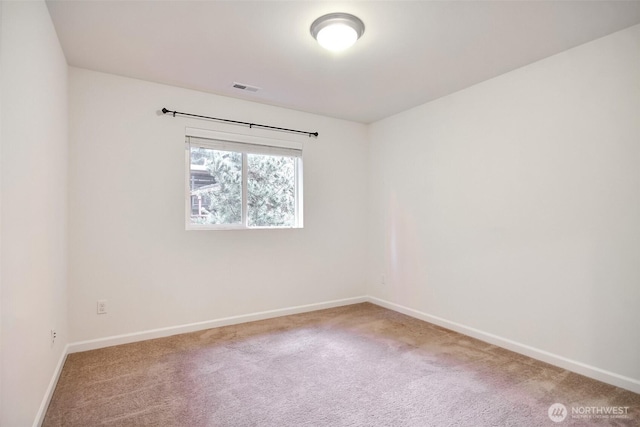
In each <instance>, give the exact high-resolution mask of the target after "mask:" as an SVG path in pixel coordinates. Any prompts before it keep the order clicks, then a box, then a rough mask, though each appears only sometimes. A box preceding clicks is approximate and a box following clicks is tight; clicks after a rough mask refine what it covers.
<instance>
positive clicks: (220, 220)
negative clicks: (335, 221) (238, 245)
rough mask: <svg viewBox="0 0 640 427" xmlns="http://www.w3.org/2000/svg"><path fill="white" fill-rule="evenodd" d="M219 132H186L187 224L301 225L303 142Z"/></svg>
mask: <svg viewBox="0 0 640 427" xmlns="http://www.w3.org/2000/svg"><path fill="white" fill-rule="evenodd" d="M222 137H223V138H226V139H217V138H216V139H209V138H201V137H194V136H187V140H186V156H185V158H186V166H187V167H186V170H187V186H186V187H187V229H243V228H301V227H302V149H301V147H300V146H299V145H297V144H295V143H291V142H289V141H277V140H270V139H269V140H268V139H266V138H258V137H245V136H242V135H233V134H224V135H222ZM267 144H271V145H267ZM275 144H279V145H275Z"/></svg>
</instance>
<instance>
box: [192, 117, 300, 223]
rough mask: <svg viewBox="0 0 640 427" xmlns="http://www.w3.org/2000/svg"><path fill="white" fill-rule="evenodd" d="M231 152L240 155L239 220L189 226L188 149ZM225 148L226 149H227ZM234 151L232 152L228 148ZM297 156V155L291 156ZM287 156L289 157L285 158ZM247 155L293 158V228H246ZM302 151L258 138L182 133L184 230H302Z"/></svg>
mask: <svg viewBox="0 0 640 427" xmlns="http://www.w3.org/2000/svg"><path fill="white" fill-rule="evenodd" d="M192 146H196V147H201V148H205V149H211V150H218V151H232V152H236V153H240V154H241V155H242V202H241V203H242V206H241V212H242V217H241V218H242V220H241V223H239V224H238V223H235V224H194V223H192V222H191V209H192V204H191V203H192V201H191V147H192ZM227 147H228V148H227ZM234 147H235V148H236V150H233V149H231V148H234ZM294 152H297V154H296V155H292V153H294ZM287 153H289V154H287ZM249 154H256V155H273V156H281V157H292V158H294V159H295V163H294V165H295V171H294V176H295V183H294V185H295V223H294V225H292V226H259V227H251V226H249V224H248V204H247V203H248V191H247V188H248V160H247V156H248V155H249ZM303 206H304V205H303V150H302V143H300V142H297V141H290V140H281V139H273V138H266V137H261V136H253V135H243V134H234V133H228V132H220V131H211V130H204V129H194V128H187V129H186V132H185V229H186V230H187V231H193V230H274V229H275V230H281V229H295V228H303V227H304V223H303V213H304V209H303Z"/></svg>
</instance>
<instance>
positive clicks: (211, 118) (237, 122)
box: [162, 108, 318, 138]
mask: <svg viewBox="0 0 640 427" xmlns="http://www.w3.org/2000/svg"><path fill="white" fill-rule="evenodd" d="M162 113H163V114H167V113H171V114H173V117H175V116H176V114H178V115H181V116H189V117H197V118H200V119H209V120H216V121H219V122H225V123H233V124H236V125H245V126H249V128H261V129H270V130H276V131H280V132H292V133H301V134H303V135H309V138H311V137H312V136H313V137H316V138H317V137H318V132H307V131H304V130H296V129H287V128H279V127H275V126H267V125H259V124H257V123H249V122H240V121H237V120H229V119H220V118H218V117H209V116H200V115H198V114H190V113H181V112H180V111H171V110H167V109H166V108H163V109H162Z"/></svg>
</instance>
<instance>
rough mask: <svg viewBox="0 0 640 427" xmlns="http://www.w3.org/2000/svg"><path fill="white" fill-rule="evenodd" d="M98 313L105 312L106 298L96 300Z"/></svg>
mask: <svg viewBox="0 0 640 427" xmlns="http://www.w3.org/2000/svg"><path fill="white" fill-rule="evenodd" d="M98 314H107V300H106V299H99V300H98Z"/></svg>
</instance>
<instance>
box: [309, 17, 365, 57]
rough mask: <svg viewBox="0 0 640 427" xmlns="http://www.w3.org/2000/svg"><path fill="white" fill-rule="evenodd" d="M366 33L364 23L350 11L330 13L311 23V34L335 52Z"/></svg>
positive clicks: (343, 48)
mask: <svg viewBox="0 0 640 427" xmlns="http://www.w3.org/2000/svg"><path fill="white" fill-rule="evenodd" d="M363 33H364V23H363V22H362V21H361V20H360V18H358V17H357V16H353V15H350V14H348V13H329V14H328V15H324V16H321V17H320V18H318V19H316V20H315V21H313V24H311V35H312V36H313V38H314V39H316V40H318V43H320V46H322V47H324V48H325V49H329V50H331V51H334V52H339V51H341V50H345V49H346V48H348V47H351V46H352V45H353V44H354V43H355V42H356V41H357V40H358V39H359V38H360V37H361V36H362V34H363Z"/></svg>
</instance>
